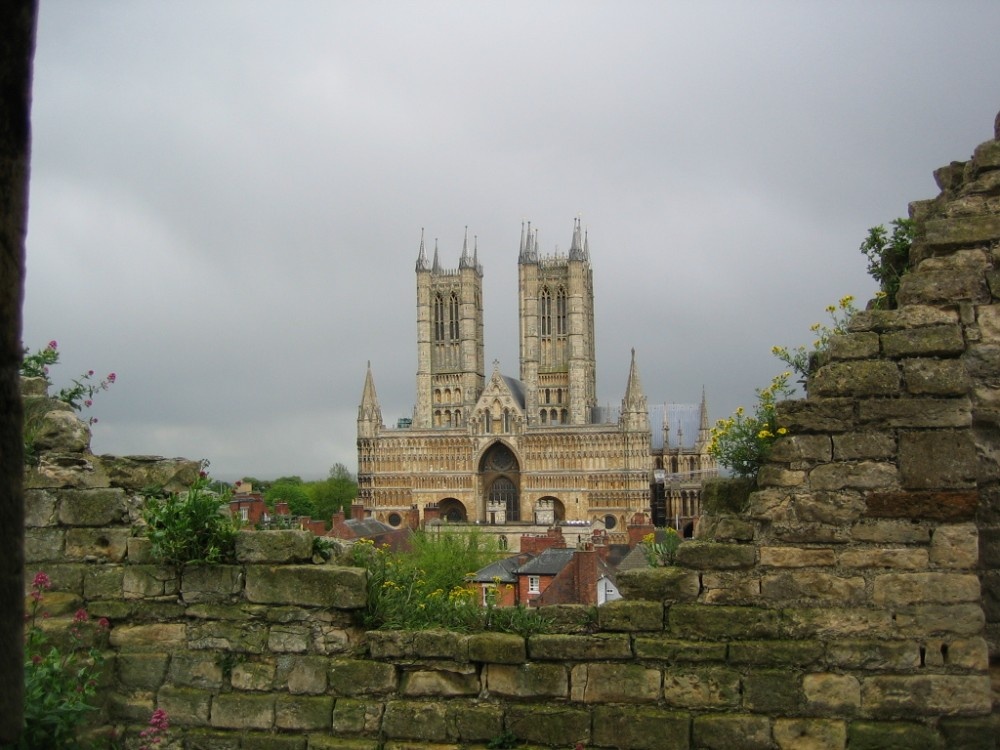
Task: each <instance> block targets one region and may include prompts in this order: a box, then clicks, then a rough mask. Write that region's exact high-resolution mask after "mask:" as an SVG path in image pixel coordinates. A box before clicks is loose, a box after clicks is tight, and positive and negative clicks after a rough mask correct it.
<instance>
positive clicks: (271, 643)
mask: <svg viewBox="0 0 1000 750" xmlns="http://www.w3.org/2000/svg"><path fill="white" fill-rule="evenodd" d="M311 642H312V628H310V627H309V626H308V625H284V624H281V625H272V626H271V629H270V631H269V632H268V634H267V648H268V650H269V651H273V652H275V653H282V654H302V653H305V652H306V651H308V650H309V644H310V643H311Z"/></svg>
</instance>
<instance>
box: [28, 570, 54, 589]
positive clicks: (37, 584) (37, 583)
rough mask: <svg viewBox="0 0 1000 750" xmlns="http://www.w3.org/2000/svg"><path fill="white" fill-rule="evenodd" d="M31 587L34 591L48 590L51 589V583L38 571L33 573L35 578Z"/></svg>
mask: <svg viewBox="0 0 1000 750" xmlns="http://www.w3.org/2000/svg"><path fill="white" fill-rule="evenodd" d="M31 585H32V587H33V588H36V589H50V588H52V581H51V580H50V579H49V577H48V576H47V575H45V573H43V572H41V571H39V572H37V573H35V577H34V579H32V581H31Z"/></svg>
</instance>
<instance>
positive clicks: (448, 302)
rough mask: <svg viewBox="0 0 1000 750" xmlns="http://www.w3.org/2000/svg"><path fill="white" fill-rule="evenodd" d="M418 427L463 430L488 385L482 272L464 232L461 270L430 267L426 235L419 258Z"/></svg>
mask: <svg viewBox="0 0 1000 750" xmlns="http://www.w3.org/2000/svg"><path fill="white" fill-rule="evenodd" d="M416 273H417V406H416V411H415V413H414V415H413V416H414V423H413V426H414V427H415V428H418V429H428V428H446V427H462V426H464V425H465V424H466V422H467V420H468V417H469V414H470V413H471V412H472V409H473V407H474V406H475V404H476V399H477V398H478V397H479V394H480V393H481V392H482V390H483V386H484V374H483V373H484V370H485V366H484V362H483V293H482V289H483V269H482V267H481V266H480V265H479V261H478V248H477V247H475V245H473V251H472V254H471V255H470V254H469V234H468V228H466V234H465V240H464V242H463V244H462V256H461V258H460V259H459V262H458V269H443V268H442V267H441V265H440V262H439V260H438V248H437V242H435V245H434V260H433V263H431V264H428V262H427V255H426V253H425V251H424V238H423V233H421V236H420V251H419V253H418V255H417V266H416Z"/></svg>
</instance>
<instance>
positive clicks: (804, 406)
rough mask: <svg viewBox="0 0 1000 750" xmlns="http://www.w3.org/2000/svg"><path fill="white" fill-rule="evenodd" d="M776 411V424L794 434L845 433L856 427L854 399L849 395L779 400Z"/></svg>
mask: <svg viewBox="0 0 1000 750" xmlns="http://www.w3.org/2000/svg"><path fill="white" fill-rule="evenodd" d="M776 410H777V419H778V423H779V424H781V425H784V426H785V427H786V428H788V431H789V432H791V433H792V434H793V435H799V434H804V433H815V432H818V433H837V432H847V431H848V430H852V429H854V428H855V426H856V425H855V417H854V399H851V398H822V399H821V398H810V399H800V400H794V401H781V402H779V403H778V404H777V406H776Z"/></svg>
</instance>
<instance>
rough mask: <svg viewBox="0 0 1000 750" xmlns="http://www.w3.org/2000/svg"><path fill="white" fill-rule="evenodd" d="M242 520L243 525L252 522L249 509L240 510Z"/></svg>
mask: <svg viewBox="0 0 1000 750" xmlns="http://www.w3.org/2000/svg"><path fill="white" fill-rule="evenodd" d="M240 520H241V521H242V522H243V523H246V522H247V521H249V520H250V509H249V508H240Z"/></svg>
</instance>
